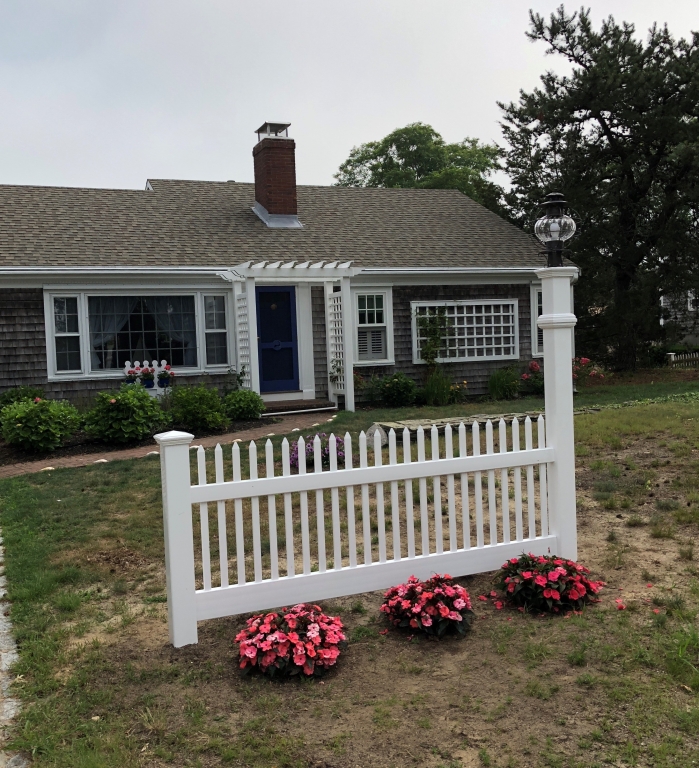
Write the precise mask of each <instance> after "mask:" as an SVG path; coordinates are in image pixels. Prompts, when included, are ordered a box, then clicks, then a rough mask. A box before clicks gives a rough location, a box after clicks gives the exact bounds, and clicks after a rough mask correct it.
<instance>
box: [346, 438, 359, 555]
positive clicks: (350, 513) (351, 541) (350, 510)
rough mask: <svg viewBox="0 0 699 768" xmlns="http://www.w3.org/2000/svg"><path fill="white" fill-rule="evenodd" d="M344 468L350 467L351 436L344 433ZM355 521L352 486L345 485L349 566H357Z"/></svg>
mask: <svg viewBox="0 0 699 768" xmlns="http://www.w3.org/2000/svg"><path fill="white" fill-rule="evenodd" d="M345 469H352V438H351V437H350V433H349V432H347V433H346V434H345ZM356 526H357V522H356V520H355V515H354V486H353V485H348V486H347V546H348V547H349V564H350V568H355V567H356V566H357V527H356Z"/></svg>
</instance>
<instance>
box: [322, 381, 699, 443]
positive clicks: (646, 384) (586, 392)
mask: <svg viewBox="0 0 699 768" xmlns="http://www.w3.org/2000/svg"><path fill="white" fill-rule="evenodd" d="M668 373H672V372H668V371H665V370H663V369H660V370H659V371H658V381H657V382H653V383H651V382H650V381H643V382H638V383H633V382H627V379H625V378H621V379H619V382H618V383H615V384H614V385H608V386H597V387H588V388H584V389H580V391H579V392H578V393H577V394H576V395H575V401H574V403H575V407H576V408H586V407H589V406H593V405H609V404H611V403H623V402H626V401H628V400H645V399H647V398H654V397H665V396H667V395H677V394H682V393H684V392H699V374H698V376H697V379H696V380H695V381H691V380H690V381H667V380H663V379H664V378H667V376H668ZM639 378H640V377H639ZM646 378H648V376H644V377H643V379H646ZM543 407H544V399H543V397H542V398H534V397H523V398H520V399H518V400H500V401H498V400H483V401H481V402H469V403H462V404H460V405H447V406H445V407H441V408H440V407H436V406H435V407H430V406H423V407H420V408H372V409H369V408H367V409H366V410H357V411H356V412H355V413H349V412H348V411H340V412H339V413H338V415H337V418H336V419H335V423H336V424H337V425H338V427H337V429H338V431H339V432H344V431H350V432H353V433H354V432H359V431H360V430H362V429H363V430H366V429H368V428H369V427H370V426H371V425H372V424H373V423H374V422H375V421H382V422H385V421H398V420H403V419H438V418H441V417H443V416H461V415H463V416H470V415H473V414H476V413H493V414H497V413H511V412H513V411H535V410H542V409H543ZM333 429H336V427H335V426H334V425H333Z"/></svg>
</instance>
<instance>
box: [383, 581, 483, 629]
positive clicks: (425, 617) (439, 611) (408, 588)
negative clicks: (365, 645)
mask: <svg viewBox="0 0 699 768" xmlns="http://www.w3.org/2000/svg"><path fill="white" fill-rule="evenodd" d="M481 597H482V599H486V598H485V597H483V596H481ZM381 611H382V613H385V614H386V616H387V617H388V619H389V621H390V622H391V623H392V624H393V625H394V626H396V627H411V628H412V629H420V630H422V631H423V632H425V633H426V634H428V635H436V636H437V637H441V636H442V635H443V634H444V633H445V632H447V631H448V630H449V629H456V630H457V631H458V632H459V633H460V634H464V633H465V631H466V629H468V627H469V625H470V622H471V619H472V617H473V612H472V610H471V598H470V597H469V594H468V592H467V591H466V590H465V589H464V588H463V587H462V586H460V585H459V584H455V583H454V580H453V579H452V578H451V576H449V575H448V574H444V576H439V575H435V576H433V577H432V578H431V579H429V580H428V581H420V579H418V578H417V577H416V576H411V577H410V578H409V579H408V581H407V582H406V583H405V584H399V585H398V586H396V587H391V589H389V590H388V591H387V592H386V594H385V595H384V601H383V604H382V606H381Z"/></svg>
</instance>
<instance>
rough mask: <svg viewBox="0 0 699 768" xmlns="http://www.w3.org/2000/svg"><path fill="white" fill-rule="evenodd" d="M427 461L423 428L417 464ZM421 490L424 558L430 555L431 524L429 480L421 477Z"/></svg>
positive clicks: (418, 431) (420, 431) (418, 432)
mask: <svg viewBox="0 0 699 768" xmlns="http://www.w3.org/2000/svg"><path fill="white" fill-rule="evenodd" d="M424 461H425V430H424V429H423V428H422V427H418V428H417V462H418V464H421V463H422V462H424ZM418 487H419V489H420V533H421V534H422V552H421V554H422V555H423V556H425V555H429V553H430V523H429V520H428V518H427V478H425V477H421V478H420V479H419V481H418Z"/></svg>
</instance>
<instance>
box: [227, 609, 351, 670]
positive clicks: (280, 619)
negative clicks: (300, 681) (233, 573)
mask: <svg viewBox="0 0 699 768" xmlns="http://www.w3.org/2000/svg"><path fill="white" fill-rule="evenodd" d="M235 641H236V642H237V643H239V651H240V667H241V669H243V670H245V671H246V672H249V671H250V670H252V669H254V668H257V669H259V670H260V672H262V673H263V674H266V675H269V676H270V677H272V676H274V675H275V674H282V675H298V674H301V673H303V674H304V675H309V676H310V675H321V674H322V673H323V672H324V671H325V670H326V669H327V668H328V667H332V666H333V665H334V664H335V663H336V662H337V659H338V657H339V656H340V651H341V649H342V648H344V647H345V641H346V638H345V633H344V627H343V625H342V621H341V620H340V618H339V617H337V616H326V615H325V614H324V613H323V612H322V611H321V608H320V606H318V605H306V604H305V603H300V604H299V605H295V606H294V607H293V608H291V609H289V610H288V611H287V610H286V608H284V609H283V610H282V613H281V614H279V613H268V614H259V615H257V616H253V617H252V618H251V619H248V620H247V622H246V628H245V629H243V630H241V631H240V632H239V633H238V634H237V635H236V638H235Z"/></svg>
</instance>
